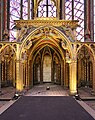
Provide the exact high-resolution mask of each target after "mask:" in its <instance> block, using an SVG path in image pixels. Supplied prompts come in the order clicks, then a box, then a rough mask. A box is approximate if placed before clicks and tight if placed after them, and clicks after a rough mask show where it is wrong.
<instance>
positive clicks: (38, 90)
mask: <svg viewBox="0 0 95 120" xmlns="http://www.w3.org/2000/svg"><path fill="white" fill-rule="evenodd" d="M47 89H48V90H47ZM26 96H68V90H66V89H63V87H61V86H59V85H53V84H42V85H37V86H34V87H33V88H32V89H31V90H29V91H28V93H27V94H26Z"/></svg>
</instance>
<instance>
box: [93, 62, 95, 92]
mask: <svg viewBox="0 0 95 120" xmlns="http://www.w3.org/2000/svg"><path fill="white" fill-rule="evenodd" d="M93 91H94V92H95V60H94V61H93Z"/></svg>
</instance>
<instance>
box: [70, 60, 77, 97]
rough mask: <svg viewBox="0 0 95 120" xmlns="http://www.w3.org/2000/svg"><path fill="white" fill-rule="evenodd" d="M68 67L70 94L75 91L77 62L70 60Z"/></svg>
mask: <svg viewBox="0 0 95 120" xmlns="http://www.w3.org/2000/svg"><path fill="white" fill-rule="evenodd" d="M69 67H70V83H69V84H70V85H69V86H70V94H71V95H74V94H76V93H77V62H76V61H71V63H70V64H69Z"/></svg>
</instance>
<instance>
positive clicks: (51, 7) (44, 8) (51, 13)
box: [38, 0, 56, 17]
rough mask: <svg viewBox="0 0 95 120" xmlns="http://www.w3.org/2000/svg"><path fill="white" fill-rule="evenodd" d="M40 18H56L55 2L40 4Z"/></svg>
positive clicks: (44, 0) (48, 1) (47, 0)
mask: <svg viewBox="0 0 95 120" xmlns="http://www.w3.org/2000/svg"><path fill="white" fill-rule="evenodd" d="M38 17H56V6H55V3H54V1H53V0H42V1H40V2H39V5H38Z"/></svg>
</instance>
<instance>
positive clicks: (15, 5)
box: [10, 0, 32, 41]
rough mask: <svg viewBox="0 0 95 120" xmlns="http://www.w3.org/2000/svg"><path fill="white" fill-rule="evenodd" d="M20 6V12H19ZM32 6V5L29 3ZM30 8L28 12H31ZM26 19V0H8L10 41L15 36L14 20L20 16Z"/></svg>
mask: <svg viewBox="0 0 95 120" xmlns="http://www.w3.org/2000/svg"><path fill="white" fill-rule="evenodd" d="M30 4H32V2H31V3H30ZM21 7H22V13H21ZM30 7H32V5H30ZM31 9H32V8H30V14H31ZM21 14H22V19H24V20H27V19H28V0H22V5H21V0H10V41H14V40H15V38H16V32H15V31H14V30H13V27H14V20H19V19H20V18H21Z"/></svg>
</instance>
